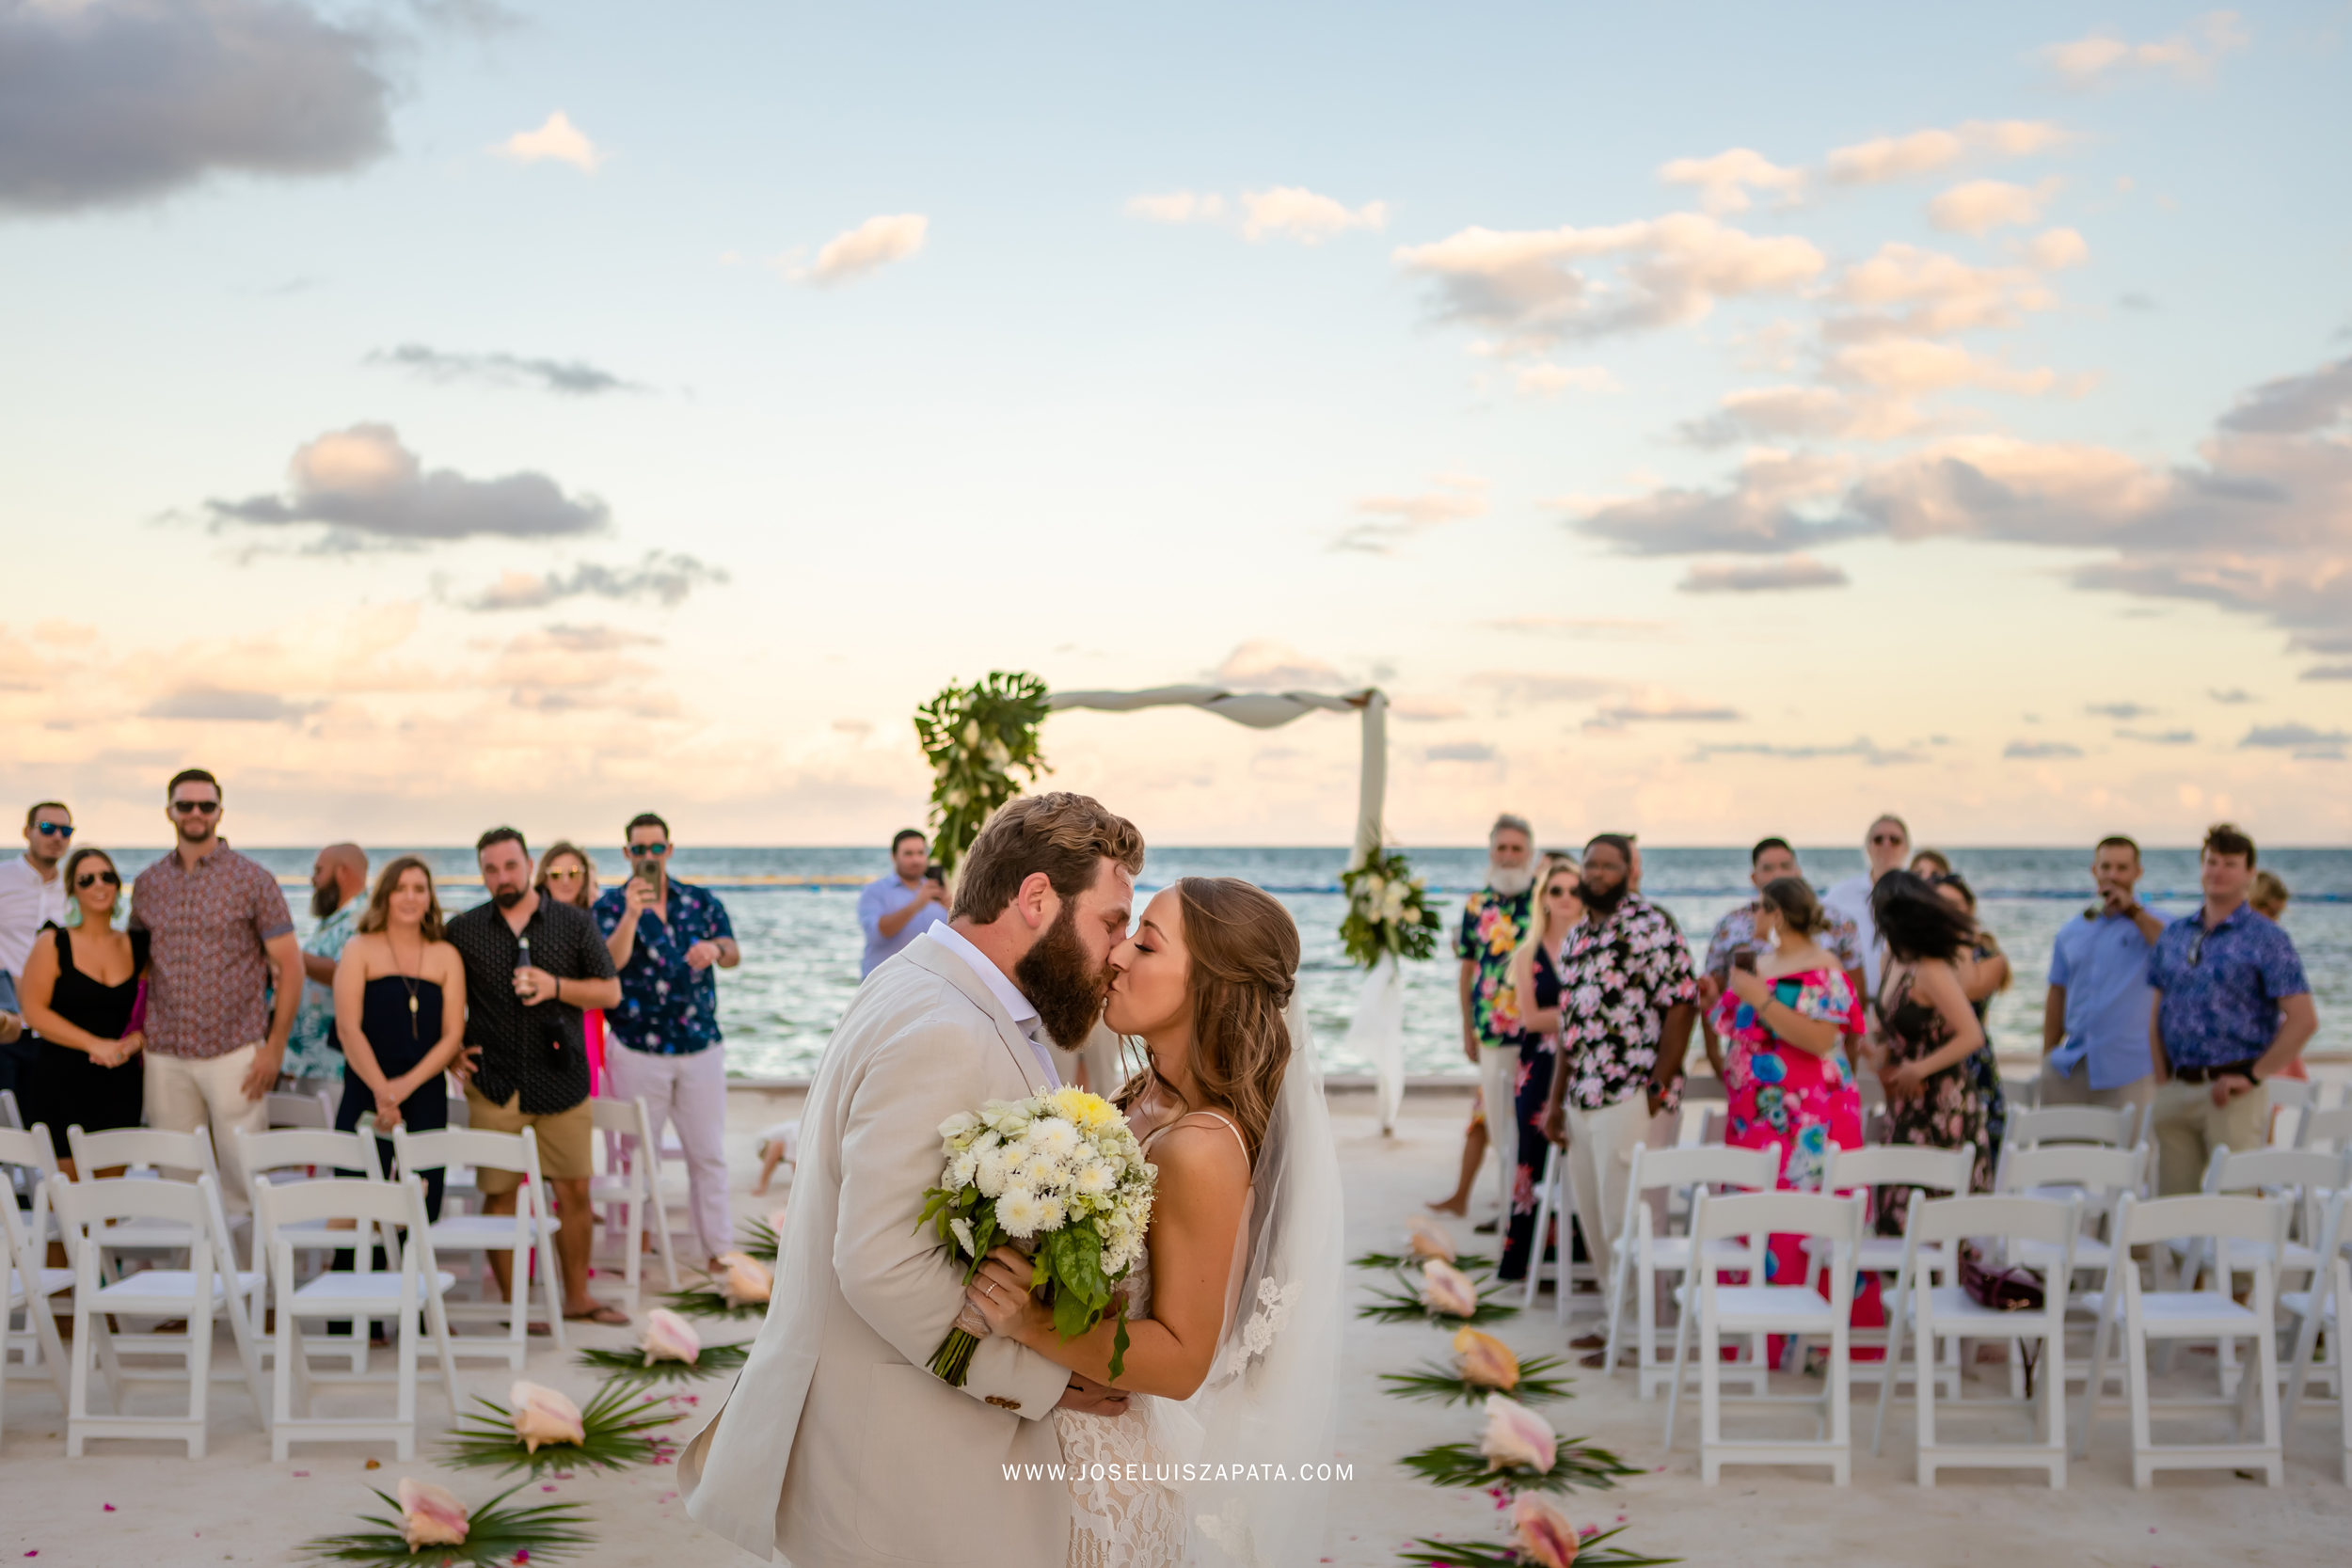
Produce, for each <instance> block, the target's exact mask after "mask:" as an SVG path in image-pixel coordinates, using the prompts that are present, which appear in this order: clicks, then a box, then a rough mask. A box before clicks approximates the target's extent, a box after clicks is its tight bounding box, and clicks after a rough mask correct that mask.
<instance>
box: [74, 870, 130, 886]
mask: <svg viewBox="0 0 2352 1568" xmlns="http://www.w3.org/2000/svg"><path fill="white" fill-rule="evenodd" d="M101 882H103V883H105V884H106V885H107V886H108V887H120V886H121V885H122V879H121V878H120V877H119V876H117V875H116V874H115V873H114V872H111V871H85V872H83V873H82V874H81V875H80V876H79V877H76V878H74V879H73V885H74V886H75V887H96V886H97V885H98V884H99V883H101Z"/></svg>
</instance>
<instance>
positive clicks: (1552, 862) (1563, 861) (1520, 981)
mask: <svg viewBox="0 0 2352 1568" xmlns="http://www.w3.org/2000/svg"><path fill="white" fill-rule="evenodd" d="M1582 869H1583V868H1582V867H1581V866H1579V865H1578V864H1577V863H1576V857H1575V856H1574V855H1560V854H1550V855H1546V856H1545V857H1544V859H1543V869H1542V870H1540V871H1538V872H1537V873H1536V874H1535V896H1534V899H1533V900H1532V901H1531V902H1530V903H1529V904H1528V906H1527V930H1526V932H1525V934H1524V935H1522V936H1521V937H1520V938H1519V944H1518V946H1517V947H1515V948H1513V949H1511V994H1512V995H1513V996H1515V997H1517V998H1518V1005H1519V1017H1521V1018H1522V1019H1524V1018H1525V1017H1526V1016H1527V1015H1528V1014H1529V1013H1532V1012H1534V1010H1535V1006H1534V1003H1535V954H1536V952H1537V950H1539V949H1540V948H1541V947H1542V946H1543V944H1544V911H1545V907H1546V906H1545V904H1544V895H1545V894H1546V893H1547V892H1549V890H1550V887H1551V879H1553V878H1554V877H1557V876H1560V875H1561V874H1563V873H1565V874H1566V875H1568V876H1570V877H1575V876H1579V875H1581V873H1582Z"/></svg>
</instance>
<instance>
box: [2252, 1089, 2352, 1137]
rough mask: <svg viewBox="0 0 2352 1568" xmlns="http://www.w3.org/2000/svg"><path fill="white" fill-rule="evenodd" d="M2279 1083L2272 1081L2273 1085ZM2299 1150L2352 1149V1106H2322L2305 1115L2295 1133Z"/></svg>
mask: <svg viewBox="0 0 2352 1568" xmlns="http://www.w3.org/2000/svg"><path fill="white" fill-rule="evenodd" d="M2278 1082H2279V1080H2277V1079H2276V1078H2274V1079H2272V1080H2271V1083H2272V1084H2273V1085H2276V1084H2277V1083H2278ZM2295 1147H2296V1148H2328V1149H2333V1150H2335V1151H2337V1152H2339V1153H2341V1152H2343V1151H2344V1150H2346V1149H2352V1105H2329V1106H2322V1107H2318V1108H2315V1109H2312V1110H2310V1111H2306V1112H2304V1113H2303V1124H2302V1125H2301V1126H2300V1127H2298V1128H2296V1131H2295Z"/></svg>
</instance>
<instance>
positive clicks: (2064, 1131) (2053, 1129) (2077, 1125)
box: [2001, 1105, 2139, 1148]
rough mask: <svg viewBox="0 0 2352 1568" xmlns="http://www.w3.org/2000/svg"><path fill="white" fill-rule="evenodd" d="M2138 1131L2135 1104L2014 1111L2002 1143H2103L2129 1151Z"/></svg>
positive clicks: (2035, 1145) (2029, 1145) (2025, 1145)
mask: <svg viewBox="0 0 2352 1568" xmlns="http://www.w3.org/2000/svg"><path fill="white" fill-rule="evenodd" d="M2135 1130H2139V1111H2138V1108H2137V1107H2136V1106H2132V1105H2117V1106H2112V1107H2109V1106H2105V1105H2051V1106H2046V1107H2043V1108H2042V1109H2040V1110H2032V1111H2021V1110H2012V1111H2010V1114H2009V1124H2008V1126H2007V1128H2006V1129H2005V1130H2004V1131H2003V1132H2002V1135H2001V1141H2002V1142H2003V1143H2006V1144H2010V1145H2012V1146H2014V1147H2016V1148H2041V1147H2042V1146H2043V1145H2044V1144H2100V1145H2104V1146H2105V1147H2106V1148H2130V1147H2132V1143H2133V1141H2134V1140H2133V1132H2135Z"/></svg>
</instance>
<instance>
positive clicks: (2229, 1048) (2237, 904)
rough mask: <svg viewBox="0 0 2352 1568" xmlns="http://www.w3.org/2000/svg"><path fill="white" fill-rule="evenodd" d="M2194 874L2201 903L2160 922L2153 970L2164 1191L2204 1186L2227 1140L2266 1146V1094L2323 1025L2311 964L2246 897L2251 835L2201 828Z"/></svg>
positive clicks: (2232, 1144)
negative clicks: (2307, 969)
mask: <svg viewBox="0 0 2352 1568" xmlns="http://www.w3.org/2000/svg"><path fill="white" fill-rule="evenodd" d="M2198 879H2199V881H2200V882H2201V884H2202V886H2203V888H2204V890H2205V901H2204V904H2203V906H2202V907H2201V908H2200V909H2199V910H2198V911H2197V912H2196V913H2195V914H2185V915H2183V916H2182V917H2181V918H2180V919H2178V920H2176V921H2174V922H2172V924H2171V925H2169V926H2167V927H2165V928H2164V934H2163V935H2162V936H2161V937H2159V938H2158V939H2157V940H2156V951H2155V956H2154V957H2153V958H2152V959H2150V961H2149V965H2148V979H2149V983H2150V984H2152V985H2153V986H2154V987H2155V989H2156V1001H2155V1006H2154V1007H2153V1008H2152V1009H2151V1012H2150V1018H2149V1044H2150V1046H2151V1047H2152V1048H2153V1052H2154V1055H2155V1065H2156V1101H2155V1105H2154V1108H2153V1113H2152V1119H2153V1123H2154V1126H2155V1132H2156V1191H2157V1193H2158V1194H2159V1195H2160V1196H2165V1197H2170V1196H2174V1195H2176V1194H2180V1193H2194V1192H2198V1191H2200V1190H2201V1189H2202V1187H2203V1185H2204V1180H2205V1163H2206V1161H2208V1160H2209V1159H2211V1158H2212V1157H2213V1151H2214V1150H2215V1149H2216V1148H2221V1147H2223V1146H2227V1147H2228V1148H2233V1149H2239V1150H2243V1149H2249V1148H2262V1147H2263V1146H2264V1145H2265V1144H2267V1143H2268V1142H2269V1141H2270V1094H2269V1091H2268V1090H2266V1089H2265V1087H2264V1086H2263V1085H2264V1084H2265V1082H2266V1081H2267V1080H2269V1079H2271V1078H2273V1077H2276V1076H2277V1075H2278V1074H2279V1073H2280V1072H2282V1071H2284V1070H2285V1069H2286V1068H2287V1067H2288V1066H2289V1065H2290V1064H2292V1063H2293V1062H2294V1061H2295V1059H2296V1056H2298V1055H2300V1054H2301V1053H2302V1050H2303V1044H2304V1042H2305V1041H2306V1040H2308V1039H2310V1038H2311V1037H2312V1035H2313V1034H2315V1033H2317V1032H2318V1029H2319V1013H2318V1010H2317V1009H2316V1008H2314V1007H2313V1006H2312V988H2311V985H2310V983H2309V982H2307V981H2306V980H2305V979H2304V978H2303V960H2302V958H2301V957H2300V956H2298V955H2297V954H2296V951H2295V942H2294V941H2293V940H2292V939H2290V938H2289V937H2288V936H2287V934H2286V932H2285V931H2284V930H2282V929H2281V928H2280V927H2277V926H2274V925H2272V924H2271V923H2270V922H2269V921H2267V920H2265V919H2264V918H2263V917H2262V916H2261V915H2258V914H2256V913H2255V912H2254V911H2253V910H2252V909H2251V908H2249V906H2248V904H2247V902H2246V895H2247V892H2248V890H2249V889H2250V888H2251V887H2252V886H2253V884H2254V841H2253V840H2252V839H2250V838H2249V837H2247V836H2246V834H2244V833H2243V832H2239V831H2238V830H2237V829H2236V828H2234V827H2233V826H2231V825H2230V824H2229V823H2227V822H2218V823H2216V824H2215V825H2214V826H2213V827H2212V828H2211V829H2210V830H2209V831H2208V832H2206V834H2205V847H2204V854H2203V856H2202V858H2201V863H2200V869H2199V874H2198Z"/></svg>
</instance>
